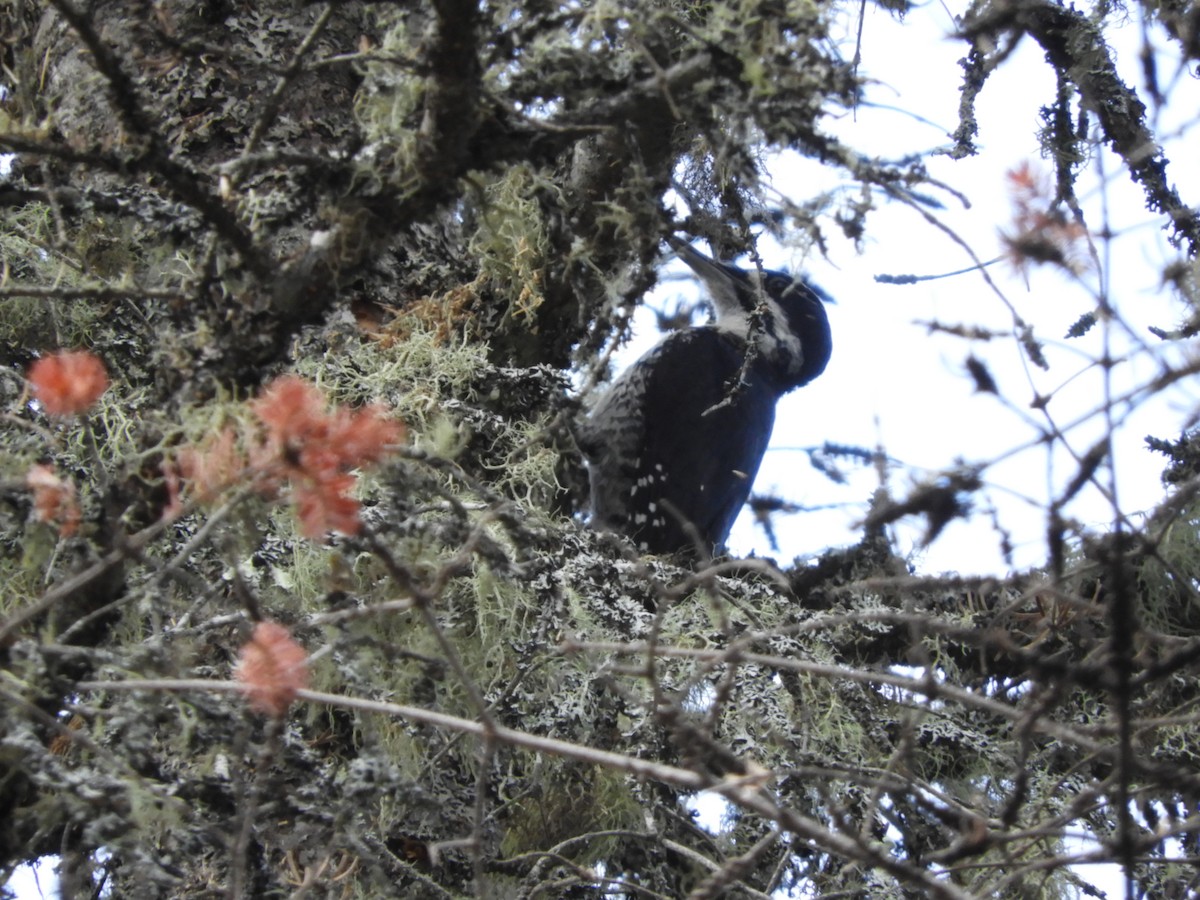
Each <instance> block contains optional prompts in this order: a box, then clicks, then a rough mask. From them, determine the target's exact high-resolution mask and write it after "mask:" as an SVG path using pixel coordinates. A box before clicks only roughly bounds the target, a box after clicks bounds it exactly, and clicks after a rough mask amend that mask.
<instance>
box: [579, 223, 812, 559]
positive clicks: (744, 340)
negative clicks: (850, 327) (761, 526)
mask: <svg viewBox="0 0 1200 900" xmlns="http://www.w3.org/2000/svg"><path fill="white" fill-rule="evenodd" d="M672 244H673V246H674V247H675V249H676V252H677V253H678V254H679V257H680V258H681V259H682V260H683V261H684V262H685V263H687V264H688V266H690V267H691V268H692V269H693V270H694V271H695V272H696V273H697V274H698V275H700V277H701V278H702V279H703V280H704V282H705V284H706V286H707V288H708V292H709V295H710V297H711V298H712V301H713V305H714V306H715V307H716V311H717V320H716V323H715V324H713V325H705V326H700V327H694V328H685V329H683V330H681V331H676V332H674V333H672V334H670V335H667V336H666V337H665V338H663V339H662V340H661V341H660V342H659V343H658V344H657V345H655V346H654V347H653V348H652V349H651V350H649V351H648V352H647V353H646V354H645V355H644V356H642V357H641V358H640V359H639V360H638V361H637V362H635V363H634V364H633V365H632V366H630V367H629V369H627V370H626V371H625V372H624V373H623V374H622V375H621V376H620V377H619V378H618V379H617V381H616V382H615V383H614V384H613V385H612V387H611V388H610V389H609V391H608V392H607V393H606V394H605V395H604V397H603V398H601V400H600V402H599V403H598V404H597V405H596V407H595V409H594V410H593V411H592V413H591V415H590V416H589V417H588V418H587V420H586V421H585V422H584V424H583V426H582V427H581V429H580V432H579V437H580V445H581V447H582V449H583V451H584V455H585V457H586V458H587V462H588V471H589V476H590V479H591V512H592V524H593V525H594V526H595V527H597V528H602V529H605V530H611V531H617V532H620V533H622V534H625V535H628V536H629V537H630V538H632V539H633V540H634V542H635V543H636V544H637V546H638V549H639V550H641V551H643V552H651V553H672V552H676V551H680V550H694V549H697V548H702V550H703V551H704V552H714V551H718V550H720V549H721V547H723V545H724V543H725V539H726V538H727V537H728V535H729V529H730V528H731V527H732V526H733V521H734V519H736V518H737V515H738V512H739V511H740V510H741V508H742V506H743V505H744V504H745V502H746V499H747V497H749V495H750V488H751V485H752V484H753V482H754V476H755V475H756V474H757V472H758V467H759V463H760V462H762V457H763V453H764V452H765V451H766V448H767V443H768V441H769V440H770V438H771V430H772V427H773V425H774V420H775V403H776V402H777V401H778V400H779V398H780V397H782V396H783V395H784V394H786V393H787V392H788V391H790V390H792V389H794V388H796V387H799V386H801V385H804V384H807V383H808V382H809V381H811V380H812V379H813V378H816V377H817V376H818V375H820V374H821V372H822V371H823V370H824V369H825V365H826V363H827V362H828V361H829V354H830V349H831V344H830V334H829V323H828V320H827V319H826V316H825V308H824V305H823V301H824V300H826V299H827V298H826V297H825V295H824V294H823V292H821V291H820V289H819V288H816V287H815V286H814V285H812V284H811V283H809V282H808V281H807V280H805V279H803V278H793V277H792V276H791V275H788V274H787V273H785V272H775V271H764V272H762V273H761V276H760V274H759V273H758V272H757V271H747V270H745V269H741V268H738V267H737V266H734V265H731V264H729V263H723V262H718V261H716V260H712V259H709V258H708V257H706V256H704V255H703V254H702V253H699V252H697V251H696V250H694V249H692V248H691V247H690V246H688V245H687V244H684V243H682V242H678V241H672Z"/></svg>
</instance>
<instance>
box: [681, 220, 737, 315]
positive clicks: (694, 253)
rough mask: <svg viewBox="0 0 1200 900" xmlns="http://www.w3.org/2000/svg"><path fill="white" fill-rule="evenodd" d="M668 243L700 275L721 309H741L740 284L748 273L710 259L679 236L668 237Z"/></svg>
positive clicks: (713, 299) (714, 301)
mask: <svg viewBox="0 0 1200 900" xmlns="http://www.w3.org/2000/svg"><path fill="white" fill-rule="evenodd" d="M667 243H669V244H670V245H671V249H672V250H674V251H675V255H676V256H678V257H679V258H680V259H681V260H683V261H684V262H685V263H687V266H688V268H689V269H691V270H692V271H693V272H695V273H696V274H697V275H699V276H700V278H701V280H702V281H703V282H704V284H705V286H706V287H707V288H708V292H709V294H710V295H711V297H712V301H713V303H714V304H716V306H717V308H718V309H719V310H735V309H741V307H742V301H741V296H740V292H739V291H738V286H739V285H740V284H743V283H744V282H745V280H746V275H745V273H744V272H742V270H741V269H739V268H737V267H736V266H728V265H725V264H724V263H722V262H718V261H717V260H715V259H710V258H709V257H707V256H705V255H704V254H703V253H701V252H700V251H699V250H697V249H695V248H694V247H692V245H691V244H688V243H686V242H685V241H681V240H679V238H677V237H674V236H671V237H668V238H667Z"/></svg>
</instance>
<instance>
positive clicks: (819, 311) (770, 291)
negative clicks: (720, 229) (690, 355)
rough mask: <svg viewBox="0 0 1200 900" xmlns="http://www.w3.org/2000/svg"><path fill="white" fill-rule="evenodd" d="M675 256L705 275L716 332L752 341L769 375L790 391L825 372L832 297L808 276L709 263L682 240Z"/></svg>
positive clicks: (674, 240) (672, 240)
mask: <svg viewBox="0 0 1200 900" xmlns="http://www.w3.org/2000/svg"><path fill="white" fill-rule="evenodd" d="M669 241H670V244H671V246H672V248H674V250H675V253H676V254H677V255H678V256H679V258H680V259H682V260H683V261H684V262H685V263H687V265H688V267H689V268H691V270H692V271H693V272H695V273H696V274H697V275H699V276H700V278H701V280H703V282H704V284H705V287H707V288H708V294H709V297H710V298H711V299H712V302H713V306H714V307H716V310H717V327H718V328H720V329H721V330H723V331H727V332H729V333H731V334H734V335H736V336H737V337H740V338H742V339H743V340H745V341H747V342H748V343H750V342H753V343H754V344H755V346H756V352H757V353H758V354H759V355H760V356H761V358H762V360H763V362H764V364H765V365H766V367H767V371H768V372H769V374H770V375H771V376H772V377H773V378H774V379H775V380H777V381H778V382H780V383H781V385H782V386H783V387H784V389H785V390H791V389H792V388H794V387H799V386H800V385H802V384H807V383H808V382H810V381H812V380H813V379H814V378H816V377H817V376H818V375H820V374H821V373H822V372H823V371H824V370H825V365H826V363H828V362H829V355H830V352H831V349H832V342H831V338H830V334H829V320H828V319H827V318H826V316H825V303H826V302H831V298H830V297H829V295H828V294H826V293H825V292H824V291H823V290H821V289H820V288H819V287H817V286H816V285H814V284H813V283H812V282H810V281H809V280H808V279H807V278H804V277H803V276H792V275H789V274H788V273H787V272H779V271H775V270H773V269H764V270H762V271H761V272H759V271H758V270H756V269H743V268H740V267H739V266H735V265H733V264H732V263H728V262H722V261H721V260H716V259H710V258H709V257H707V256H705V255H704V254H703V253H701V252H699V251H698V250H696V249H694V248H693V247H692V246H691V245H690V244H686V243H684V242H683V241H681V240H678V239H677V238H670V239H669Z"/></svg>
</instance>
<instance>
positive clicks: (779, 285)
mask: <svg viewBox="0 0 1200 900" xmlns="http://www.w3.org/2000/svg"><path fill="white" fill-rule="evenodd" d="M791 285H792V279H790V278H784V277H783V276H782V275H768V276H767V284H766V288H767V293H768V294H770V295H771V296H773V297H781V296H783V294H784V292H785V291H787V289H788V288H789V287H791Z"/></svg>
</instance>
